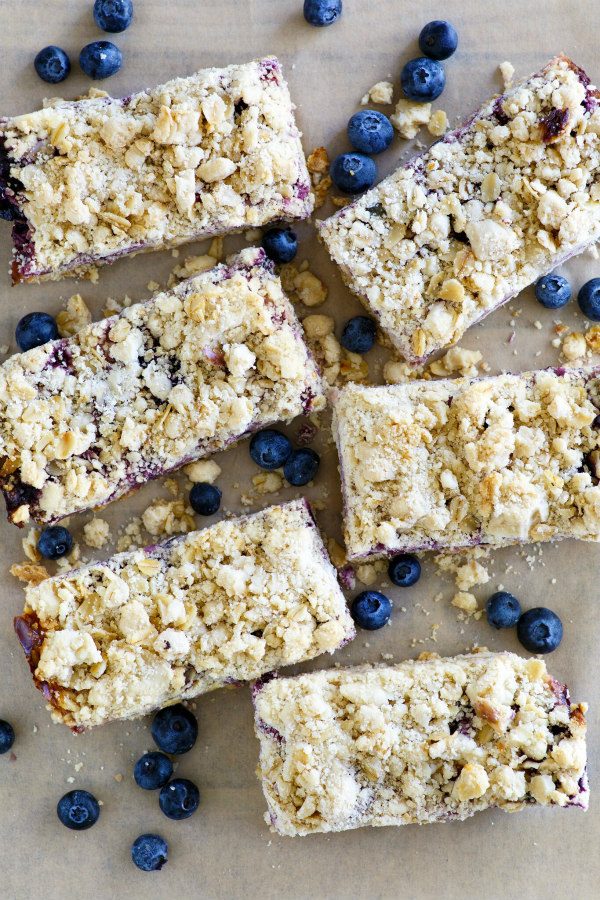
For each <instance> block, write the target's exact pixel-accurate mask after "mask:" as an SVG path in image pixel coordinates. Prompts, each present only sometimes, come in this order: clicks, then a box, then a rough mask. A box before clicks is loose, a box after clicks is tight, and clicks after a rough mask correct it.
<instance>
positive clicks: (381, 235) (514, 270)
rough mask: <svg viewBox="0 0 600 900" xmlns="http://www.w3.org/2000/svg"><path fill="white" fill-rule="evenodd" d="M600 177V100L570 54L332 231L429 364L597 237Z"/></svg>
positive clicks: (385, 312)
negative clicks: (434, 355) (432, 357)
mask: <svg viewBox="0 0 600 900" xmlns="http://www.w3.org/2000/svg"><path fill="white" fill-rule="evenodd" d="M404 102H405V103H406V102H407V101H404ZM413 105H414V104H413ZM403 109H404V107H402V109H401V110H400V112H402V111H403ZM599 173H600V109H598V107H597V99H596V91H595V89H594V88H593V87H592V86H591V85H589V82H588V80H587V77H586V76H585V75H584V73H583V72H582V71H581V70H580V69H578V68H577V66H575V64H574V63H571V62H570V60H568V59H566V58H565V57H557V58H556V59H554V60H552V61H551V62H550V63H549V64H548V65H547V66H546V68H545V69H543V70H542V72H540V73H539V74H537V75H535V76H533V77H532V78H530V79H529V80H527V81H525V82H523V83H521V84H519V85H517V86H515V87H514V88H513V89H512V90H511V91H510V92H508V93H506V94H505V95H503V96H501V97H499V98H494V99H492V100H490V101H489V102H488V103H487V104H485V106H484V107H483V108H482V109H481V111H480V112H479V113H478V114H477V116H475V118H474V119H472V120H471V121H470V122H469V123H468V124H467V125H465V126H463V127H462V128H460V129H458V130H457V131H454V132H451V133H449V134H448V135H447V136H446V137H445V138H444V139H443V140H441V141H438V142H437V143H436V144H434V145H433V146H432V147H431V148H430V149H429V150H428V151H427V152H426V153H425V154H423V155H421V156H418V157H417V158H416V159H413V160H411V161H410V162H409V163H407V164H406V165H403V166H402V167H401V168H399V169H398V170H397V171H396V172H395V173H394V174H393V175H391V176H390V177H388V178H386V179H384V181H382V182H381V184H379V185H378V186H377V187H376V188H373V189H372V190H370V191H368V192H367V193H366V194H364V195H363V196H362V197H360V199H358V200H356V201H355V202H353V203H352V204H350V205H349V206H347V207H345V208H344V209H343V210H342V211H341V212H338V213H336V214H335V215H334V216H332V217H331V218H330V219H327V220H326V221H325V222H324V223H323V224H322V225H320V235H321V237H322V239H323V241H324V242H325V244H326V246H327V248H328V250H329V252H330V254H331V256H332V257H333V259H334V260H335V261H336V262H337V263H338V264H339V266H340V267H341V270H342V275H343V277H344V278H345V280H346V281H347V283H348V285H349V287H350V288H351V289H352V290H353V291H354V292H355V293H356V294H357V295H358V296H359V297H360V299H361V300H362V301H363V303H364V304H365V306H366V307H367V308H368V309H370V310H371V311H372V312H373V314H374V315H375V316H376V317H377V319H378V321H379V323H380V325H381V327H382V329H383V330H384V331H385V332H386V333H387V334H388V336H389V337H390V339H391V340H392V342H393V344H394V346H395V347H396V349H397V350H398V351H399V352H400V353H401V354H402V355H403V356H404V357H405V358H407V359H409V360H410V361H411V362H418V361H422V360H423V359H424V358H425V357H427V356H428V355H429V354H430V353H432V352H433V351H434V350H437V349H440V348H442V347H445V346H448V345H450V344H452V343H454V342H455V341H457V340H458V339H459V338H460V337H461V335H462V334H463V333H464V331H465V330H466V329H467V328H468V327H469V326H470V325H472V324H473V323H474V322H476V321H477V320H479V319H481V318H482V317H483V316H485V315H487V314H488V313H489V312H491V311H492V310H493V309H494V308H496V307H498V306H500V305H501V304H502V303H505V302H506V301H507V300H508V299H510V298H511V297H512V296H514V295H515V294H516V293H518V292H519V291H520V290H522V289H523V288H524V287H526V286H527V285H528V284H530V283H531V282H533V281H534V280H535V279H536V278H538V277H539V276H540V275H542V274H543V273H544V272H547V271H549V270H550V269H553V268H554V267H555V266H556V265H558V264H559V263H560V262H562V261H564V260H565V259H567V258H568V257H569V256H572V255H573V254H575V253H578V252H580V251H582V250H584V249H585V248H586V247H587V246H588V245H589V244H590V243H592V242H594V241H595V240H597V239H598V236H599V235H600V183H599V180H598V177H599Z"/></svg>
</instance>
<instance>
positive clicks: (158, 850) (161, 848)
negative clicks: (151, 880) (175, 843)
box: [131, 834, 169, 872]
mask: <svg viewBox="0 0 600 900" xmlns="http://www.w3.org/2000/svg"><path fill="white" fill-rule="evenodd" d="M131 859H132V860H133V862H134V864H135V865H136V866H137V867H138V869H141V870H142V872H157V871H158V870H159V869H162V867H163V866H164V865H165V863H166V862H168V860H169V845H168V844H167V842H166V841H165V839H164V838H162V837H161V836H160V835H159V834H140V836H139V837H138V838H136V839H135V841H134V842H133V844H132V845H131Z"/></svg>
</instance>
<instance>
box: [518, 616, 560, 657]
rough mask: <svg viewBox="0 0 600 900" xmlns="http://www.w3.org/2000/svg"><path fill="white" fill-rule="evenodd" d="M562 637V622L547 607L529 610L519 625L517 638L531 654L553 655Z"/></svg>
mask: <svg viewBox="0 0 600 900" xmlns="http://www.w3.org/2000/svg"><path fill="white" fill-rule="evenodd" d="M562 636H563V626H562V622H561V621H560V619H559V618H558V616H557V615H556V613H553V612H552V610H551V609H546V607H545V606H536V607H535V608H534V609H528V610H527V612H524V613H523V615H522V616H521V618H520V619H519V621H518V623H517V637H518V638H519V640H520V641H521V643H522V644H523V646H524V647H525V649H526V650H529V652H530V653H552V651H553V650H556V648H557V647H558V645H559V644H560V642H561V640H562Z"/></svg>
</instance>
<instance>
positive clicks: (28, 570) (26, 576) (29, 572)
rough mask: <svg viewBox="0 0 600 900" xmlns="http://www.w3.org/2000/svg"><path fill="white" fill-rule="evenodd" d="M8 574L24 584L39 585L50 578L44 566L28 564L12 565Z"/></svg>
mask: <svg viewBox="0 0 600 900" xmlns="http://www.w3.org/2000/svg"><path fill="white" fill-rule="evenodd" d="M9 572H10V574H11V575H14V577H15V578H18V579H19V581H24V582H25V583H26V584H41V582H42V581H44V580H45V579H46V578H49V577H50V572H48V570H47V569H46V568H45V566H40V565H37V564H35V563H29V562H23V563H13V564H12V566H11V567H10V569H9Z"/></svg>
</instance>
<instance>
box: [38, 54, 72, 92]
mask: <svg viewBox="0 0 600 900" xmlns="http://www.w3.org/2000/svg"><path fill="white" fill-rule="evenodd" d="M33 65H34V68H35V71H36V72H37V74H38V75H39V77H40V78H41V79H42V81H46V82H47V83H48V84H59V82H61V81H64V80H65V78H66V77H67V75H68V74H69V72H70V71H71V60H70V59H69V57H68V55H67V54H66V53H65V51H64V50H63V49H62V48H61V47H56V46H55V45H54V44H49V45H48V47H44V48H43V49H42V50H40V51H39V53H38V54H37V56H36V57H35V59H34V61H33Z"/></svg>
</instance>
